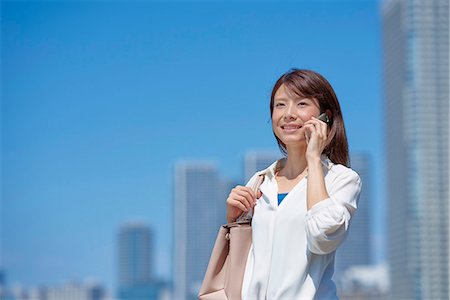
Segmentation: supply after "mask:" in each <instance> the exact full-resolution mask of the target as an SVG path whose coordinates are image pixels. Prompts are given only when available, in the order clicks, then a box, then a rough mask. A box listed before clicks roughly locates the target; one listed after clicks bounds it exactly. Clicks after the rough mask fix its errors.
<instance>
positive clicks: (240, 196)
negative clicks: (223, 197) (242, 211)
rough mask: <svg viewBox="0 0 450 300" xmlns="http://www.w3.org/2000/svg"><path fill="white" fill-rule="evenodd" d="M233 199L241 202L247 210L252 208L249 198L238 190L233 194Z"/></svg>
mask: <svg viewBox="0 0 450 300" xmlns="http://www.w3.org/2000/svg"><path fill="white" fill-rule="evenodd" d="M233 198H235V199H238V200H239V201H241V202H242V204H244V205H245V207H247V208H251V207H252V206H253V205H252V204H253V201H252V199H251V197H250V196H249V195H248V194H247V193H245V192H244V191H242V190H238V191H237V192H236V194H235V197H233Z"/></svg>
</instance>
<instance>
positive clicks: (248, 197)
mask: <svg viewBox="0 0 450 300" xmlns="http://www.w3.org/2000/svg"><path fill="white" fill-rule="evenodd" d="M261 195H262V193H261V191H260V190H258V195H255V192H253V190H252V189H251V188H250V187H248V186H241V185H237V186H236V187H235V188H233V189H232V190H231V192H230V194H229V196H228V199H227V222H228V223H231V222H234V221H236V218H237V217H239V216H240V215H241V214H242V212H244V211H245V212H247V211H248V210H249V209H251V208H253V207H254V206H255V205H256V199H257V198H260V197H261Z"/></svg>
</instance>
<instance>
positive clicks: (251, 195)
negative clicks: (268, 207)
mask: <svg viewBox="0 0 450 300" xmlns="http://www.w3.org/2000/svg"><path fill="white" fill-rule="evenodd" d="M245 191H246V192H247V193H248V194H249V195H250V198H251V200H252V203H255V202H256V194H255V191H254V190H253V189H252V188H250V187H248V186H246V187H245Z"/></svg>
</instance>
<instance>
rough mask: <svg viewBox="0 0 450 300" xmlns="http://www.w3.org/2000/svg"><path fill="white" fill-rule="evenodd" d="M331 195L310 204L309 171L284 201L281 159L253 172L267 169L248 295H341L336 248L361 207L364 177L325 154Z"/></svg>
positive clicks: (245, 291) (244, 291) (246, 284)
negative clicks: (336, 278)
mask: <svg viewBox="0 0 450 300" xmlns="http://www.w3.org/2000/svg"><path fill="white" fill-rule="evenodd" d="M321 160H322V162H323V164H322V166H323V170H324V176H325V186H326V189H327V191H328V194H329V196H330V198H327V199H324V200H322V201H320V202H319V203H316V204H315V205H314V206H313V207H312V208H311V209H310V210H309V211H307V208H306V189H307V180H308V176H306V177H304V178H303V179H302V180H301V181H300V182H298V183H297V184H296V185H295V186H294V188H293V189H292V190H291V191H290V192H289V193H288V194H287V195H286V197H285V198H284V199H283V201H282V202H281V203H280V205H279V206H278V185H277V182H276V179H275V176H274V171H275V167H276V164H277V162H278V161H275V162H274V163H273V164H272V165H270V166H269V167H268V168H267V169H265V170H262V171H259V172H257V173H255V174H254V175H253V177H252V178H251V179H250V180H249V182H248V183H247V184H246V186H252V185H253V183H254V182H255V180H256V177H257V176H258V175H259V174H265V179H264V182H263V183H262V184H261V186H260V190H261V192H262V193H263V195H262V197H261V198H259V199H258V201H257V205H256V206H255V213H254V216H253V219H252V239H253V240H252V246H251V248H250V251H249V253H248V259H247V265H246V269H245V275H244V281H243V286H242V299H289V300H292V299H320V300H322V299H327V300H328V299H338V297H337V294H336V285H335V283H334V282H333V280H332V278H331V277H332V275H333V272H334V256H335V251H336V248H337V247H338V246H339V245H340V244H341V243H342V241H343V240H344V238H345V237H346V235H347V232H348V227H349V224H350V219H351V217H352V215H353V214H354V213H355V211H356V208H357V204H358V200H359V194H360V192H361V185H362V184H361V179H360V177H359V175H358V174H357V173H356V172H355V171H353V170H352V169H350V168H347V167H346V166H344V165H341V164H334V163H333V162H331V160H329V159H328V158H327V157H326V156H325V155H322V156H321Z"/></svg>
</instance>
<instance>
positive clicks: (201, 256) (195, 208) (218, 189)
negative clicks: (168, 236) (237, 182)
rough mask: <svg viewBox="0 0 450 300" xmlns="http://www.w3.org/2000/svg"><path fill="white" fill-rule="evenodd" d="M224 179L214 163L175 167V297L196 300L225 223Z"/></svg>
mask: <svg viewBox="0 0 450 300" xmlns="http://www.w3.org/2000/svg"><path fill="white" fill-rule="evenodd" d="M223 184H224V182H223V181H222V180H221V179H220V178H219V173H218V169H217V166H216V165H215V163H213V162H193V161H191V162H187V161H184V162H181V161H180V162H177V163H176V164H175V168H174V186H173V191H174V206H173V207H174V240H173V251H174V254H173V263H174V266H173V272H174V273H173V280H174V293H175V294H174V299H180V300H182V299H197V295H198V291H199V289H200V285H201V282H202V280H203V276H204V274H205V271H206V267H207V265H208V261H209V257H210V255H211V250H212V247H213V245H214V241H215V239H216V236H217V232H218V230H219V226H220V225H221V224H223V223H224V220H225V218H224V216H225V214H224V199H223V193H224V190H225V188H224V185H223Z"/></svg>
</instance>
